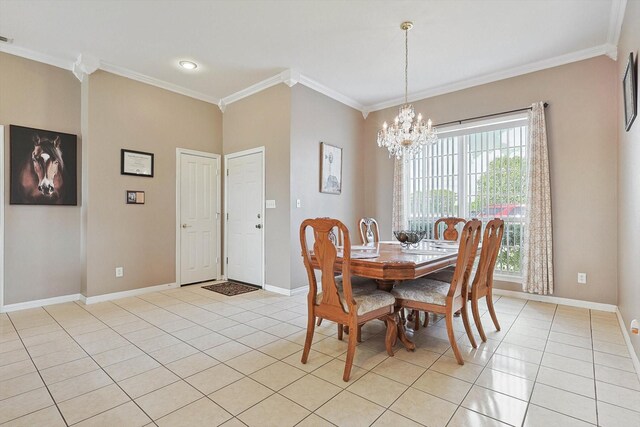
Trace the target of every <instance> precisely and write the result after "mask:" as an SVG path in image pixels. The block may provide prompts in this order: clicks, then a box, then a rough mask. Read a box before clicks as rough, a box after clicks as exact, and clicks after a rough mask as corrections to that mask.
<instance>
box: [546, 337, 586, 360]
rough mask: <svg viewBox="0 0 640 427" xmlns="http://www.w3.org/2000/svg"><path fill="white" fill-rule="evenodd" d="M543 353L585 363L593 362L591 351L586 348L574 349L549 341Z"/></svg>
mask: <svg viewBox="0 0 640 427" xmlns="http://www.w3.org/2000/svg"><path fill="white" fill-rule="evenodd" d="M544 351H545V352H546V353H553V354H558V355H560V356H565V357H569V358H571V359H578V360H582V361H585V362H593V351H592V350H591V349H588V348H582V347H576V346H573V345H569V344H564V343H559V342H554V341H549V342H548V343H547V346H546V347H545V349H544Z"/></svg>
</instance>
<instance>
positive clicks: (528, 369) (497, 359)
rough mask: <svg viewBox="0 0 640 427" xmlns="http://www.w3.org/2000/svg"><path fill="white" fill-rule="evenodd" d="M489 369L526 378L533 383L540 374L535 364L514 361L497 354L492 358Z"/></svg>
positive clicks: (488, 364)
mask: <svg viewBox="0 0 640 427" xmlns="http://www.w3.org/2000/svg"><path fill="white" fill-rule="evenodd" d="M487 368H490V369H494V370H496V371H501V372H505V373H507V374H511V375H515V376H518V377H522V378H526V379H528V380H531V381H533V380H535V378H536V375H537V373H538V365H536V364H535V363H529V362H525V361H524V360H519V359H513V358H511V357H506V356H502V355H500V354H495V355H494V356H493V357H492V358H491V360H490V361H489V363H487Z"/></svg>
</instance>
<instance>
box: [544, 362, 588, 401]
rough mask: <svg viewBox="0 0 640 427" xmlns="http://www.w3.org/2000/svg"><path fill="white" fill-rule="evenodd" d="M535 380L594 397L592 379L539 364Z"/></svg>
mask: <svg viewBox="0 0 640 427" xmlns="http://www.w3.org/2000/svg"><path fill="white" fill-rule="evenodd" d="M536 382H539V383H541V384H545V385H548V386H552V387H555V388H559V389H562V390H565V391H570V392H571V393H576V394H581V395H583V396H585V397H589V398H591V399H595V398H596V395H595V384H594V381H593V379H591V378H587V377H582V376H580V375H574V374H570V373H568V372H563V371H558V370H556V369H552V368H547V367H546V366H541V367H540V371H539V372H538V377H537V378H536Z"/></svg>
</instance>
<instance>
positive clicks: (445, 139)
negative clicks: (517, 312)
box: [406, 114, 528, 277]
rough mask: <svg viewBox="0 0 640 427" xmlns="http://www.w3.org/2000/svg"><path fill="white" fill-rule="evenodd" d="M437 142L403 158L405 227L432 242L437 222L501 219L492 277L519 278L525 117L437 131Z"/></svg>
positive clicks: (526, 130)
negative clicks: (405, 160)
mask: <svg viewBox="0 0 640 427" xmlns="http://www.w3.org/2000/svg"><path fill="white" fill-rule="evenodd" d="M439 135H440V139H438V141H437V142H436V143H435V144H433V145H430V146H426V147H424V148H423V150H422V151H421V152H420V153H419V154H418V155H416V156H415V157H414V158H413V159H411V160H408V162H409V165H408V168H407V172H408V173H407V174H406V179H407V182H406V185H407V187H406V188H407V191H406V194H407V201H406V206H407V216H408V218H407V219H408V222H409V227H410V228H411V229H419V230H426V231H427V232H428V238H433V228H434V224H435V222H436V220H437V219H438V218H442V217H447V216H459V217H461V218H466V219H469V218H478V219H480V220H481V221H482V222H483V224H486V223H487V222H488V221H490V220H491V219H493V218H501V219H503V220H504V221H505V234H504V237H503V242H502V247H501V252H500V254H499V256H498V261H497V263H496V273H498V274H504V275H510V276H516V277H519V276H521V265H522V251H521V248H522V237H523V226H524V218H525V215H526V206H525V187H524V186H525V182H526V155H527V152H526V146H527V136H528V129H527V118H526V115H522V114H520V115H516V116H510V117H501V118H499V119H494V120H490V121H484V122H476V123H473V124H471V125H466V126H456V127H451V128H447V129H441V130H439Z"/></svg>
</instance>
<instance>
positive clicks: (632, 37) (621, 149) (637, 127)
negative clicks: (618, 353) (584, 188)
mask: <svg viewBox="0 0 640 427" xmlns="http://www.w3.org/2000/svg"><path fill="white" fill-rule="evenodd" d="M639 48H640V3H638V2H633V1H630V2H628V3H627V9H626V12H625V17H624V23H623V25H622V33H621V36H620V43H619V44H618V68H617V73H616V76H615V79H614V80H615V84H616V89H617V90H618V96H619V100H618V103H617V106H618V111H619V114H618V121H617V129H618V134H619V141H618V306H619V308H620V312H621V313H622V317H623V319H624V320H625V323H626V325H629V322H631V319H640V263H639V262H638V254H640V238H639V236H640V235H639V233H638V230H637V226H636V224H637V222H638V218H640V172H639V171H640V118H636V120H635V122H634V123H633V126H632V127H631V129H630V130H629V132H625V130H624V108H623V98H622V84H621V76H623V75H624V70H625V67H626V66H627V58H628V57H629V52H633V55H634V57H635V58H636V62H637V58H638V56H637V55H638V53H639ZM636 84H637V76H636ZM631 342H632V344H633V346H634V348H635V350H636V353H637V354H638V355H639V356H640V337H638V336H637V335H631Z"/></svg>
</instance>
